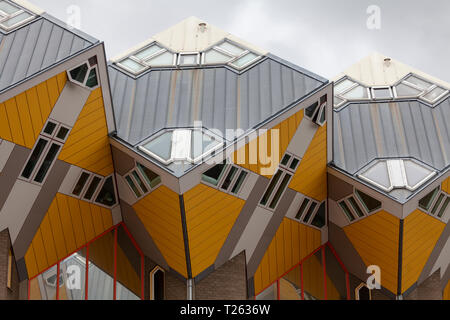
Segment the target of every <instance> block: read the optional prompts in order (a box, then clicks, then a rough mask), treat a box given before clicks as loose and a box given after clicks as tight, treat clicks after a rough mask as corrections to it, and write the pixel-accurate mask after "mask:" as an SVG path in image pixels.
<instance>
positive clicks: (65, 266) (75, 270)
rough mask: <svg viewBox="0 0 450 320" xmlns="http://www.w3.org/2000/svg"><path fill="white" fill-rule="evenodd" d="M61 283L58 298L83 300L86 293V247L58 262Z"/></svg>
mask: <svg viewBox="0 0 450 320" xmlns="http://www.w3.org/2000/svg"><path fill="white" fill-rule="evenodd" d="M59 267H60V270H59V272H60V274H61V281H62V282H61V283H60V288H59V297H58V298H59V300H84V299H85V295H86V289H85V288H86V248H83V249H81V250H80V251H78V252H77V253H74V254H73V255H71V256H70V257H68V258H66V259H65V260H63V261H61V263H60V264H59Z"/></svg>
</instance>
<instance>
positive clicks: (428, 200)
mask: <svg viewBox="0 0 450 320" xmlns="http://www.w3.org/2000/svg"><path fill="white" fill-rule="evenodd" d="M438 192H439V187H438V188H436V189H434V190H433V191H431V192H430V193H429V194H427V195H426V196H425V197H423V198H422V199H420V200H419V207H420V208H422V209H423V210H425V211H428V209H429V208H430V206H431V204H432V203H433V200H434V198H435V197H436V195H437V193H438Z"/></svg>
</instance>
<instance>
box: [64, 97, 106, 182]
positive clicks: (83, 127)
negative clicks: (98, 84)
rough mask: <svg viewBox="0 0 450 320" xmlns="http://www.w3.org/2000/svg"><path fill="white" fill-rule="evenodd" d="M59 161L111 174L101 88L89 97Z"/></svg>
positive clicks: (104, 174) (101, 173)
mask: <svg viewBox="0 0 450 320" xmlns="http://www.w3.org/2000/svg"><path fill="white" fill-rule="evenodd" d="M59 159H60V160H63V161H66V162H68V163H70V164H73V165H76V166H78V167H80V168H83V169H86V170H89V171H91V172H95V173H97V174H100V175H102V176H107V175H110V174H111V173H113V171H114V168H113V162H112V156H111V147H110V145H109V139H108V126H107V124H106V115H105V107H104V105H103V97H102V89H101V88H97V89H95V90H93V91H92V93H91V94H90V96H89V98H88V100H87V101H86V104H85V106H84V107H83V110H82V111H81V113H80V116H79V117H78V119H77V122H76V123H75V125H74V127H73V129H72V131H71V132H70V135H69V137H68V138H67V141H66V144H65V145H64V147H63V149H62V150H61V153H60V155H59Z"/></svg>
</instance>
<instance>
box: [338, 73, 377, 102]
mask: <svg viewBox="0 0 450 320" xmlns="http://www.w3.org/2000/svg"><path fill="white" fill-rule="evenodd" d="M368 99H370V90H369V88H367V87H365V86H363V85H361V84H359V83H357V82H356V81H353V80H351V79H349V78H348V77H345V78H343V79H341V80H339V81H337V82H336V84H335V85H334V107H335V108H339V107H341V106H342V105H344V104H345V103H346V102H347V100H368Z"/></svg>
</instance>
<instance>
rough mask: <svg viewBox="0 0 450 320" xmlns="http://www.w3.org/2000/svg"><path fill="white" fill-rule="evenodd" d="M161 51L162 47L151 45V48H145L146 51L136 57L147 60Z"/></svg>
mask: <svg viewBox="0 0 450 320" xmlns="http://www.w3.org/2000/svg"><path fill="white" fill-rule="evenodd" d="M161 49H162V48H161V47H159V46H157V45H156V44H154V45H151V46H150V47H148V48H145V49H144V50H142V51H140V52H138V53H137V54H135V55H134V56H135V57H136V58H138V59H141V60H145V59H147V58H148V57H150V56H151V55H153V54H155V53H157V52H158V51H161Z"/></svg>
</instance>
